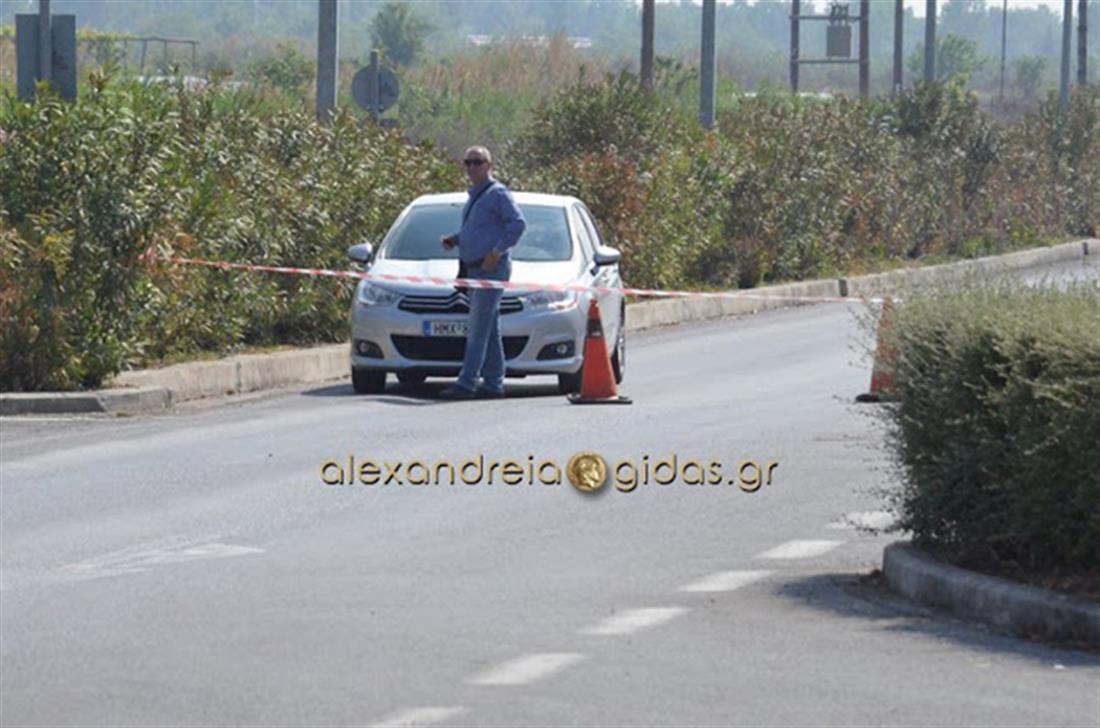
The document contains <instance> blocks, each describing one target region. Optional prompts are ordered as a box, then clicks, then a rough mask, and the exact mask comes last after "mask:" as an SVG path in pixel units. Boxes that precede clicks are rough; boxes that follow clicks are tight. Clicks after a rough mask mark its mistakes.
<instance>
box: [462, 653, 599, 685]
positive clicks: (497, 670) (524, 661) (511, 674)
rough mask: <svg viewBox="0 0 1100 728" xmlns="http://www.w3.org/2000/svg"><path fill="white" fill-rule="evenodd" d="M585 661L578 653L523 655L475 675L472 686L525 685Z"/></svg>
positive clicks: (470, 682)
mask: <svg viewBox="0 0 1100 728" xmlns="http://www.w3.org/2000/svg"><path fill="white" fill-rule="evenodd" d="M583 659H585V658H584V655H581V654H578V653H576V652H541V653H536V654H533V655H523V656H522V657H517V658H515V659H513V660H508V661H507V662H504V663H501V664H500V665H497V666H496V667H494V668H492V669H489V670H486V671H485V672H482V673H479V674H477V675H474V676H473V677H472V678H469V679H468V680H467V681H466V682H467V683H469V684H471V685H525V684H527V683H531V682H534V681H536V680H541V679H542V678H544V677H549V676H550V675H553V674H554V673H556V672H560V671H561V670H564V669H565V668H567V667H569V666H570V665H573V664H575V663H578V662H580V661H581V660H583Z"/></svg>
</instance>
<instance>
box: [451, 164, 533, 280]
mask: <svg viewBox="0 0 1100 728" xmlns="http://www.w3.org/2000/svg"><path fill="white" fill-rule="evenodd" d="M485 187H488V189H485V191H484V192H482V193H481V196H480V197H478V198H477V201H476V202H474V206H473V208H472V209H468V208H470V200H473V199H474V196H475V195H477V193H478V192H480V191H481V190H482V189H483V188H485ZM468 192H469V193H470V200H467V202H466V207H465V208H463V210H462V213H463V217H465V219H466V221H465V222H464V223H463V224H462V230H461V231H460V232H459V234H458V255H459V257H460V258H462V260H465V261H472V260H481V259H482V258H484V257H485V256H486V255H488V254H489V253H490V251H493V250H496V251H497V252H499V253H502V254H504V253H507V252H508V251H509V250H510V249H511V248H512V247H513V246H515V244H516V243H517V242H519V238H520V236H521V235H523V231H524V230H526V229H527V221H526V220H525V219H524V218H523V213H522V212H520V210H519V207H518V206H517V205H516V201H515V200H514V199H512V193H511V192H509V191H508V188H507V187H505V186H504V185H502V184H501V183H500V182H497V181H496V180H495V179H493V178H492V177H490V178H489V179H487V180H485V181H484V182H482V183H481V185H479V186H478V187H471V188H469V190H468Z"/></svg>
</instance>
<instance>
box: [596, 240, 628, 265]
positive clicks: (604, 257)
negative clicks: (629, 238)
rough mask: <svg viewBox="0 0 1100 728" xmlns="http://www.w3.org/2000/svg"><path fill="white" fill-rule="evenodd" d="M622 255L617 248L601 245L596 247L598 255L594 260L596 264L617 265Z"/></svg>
mask: <svg viewBox="0 0 1100 728" xmlns="http://www.w3.org/2000/svg"><path fill="white" fill-rule="evenodd" d="M622 257H623V256H622V254H621V253H619V251H618V250H616V249H615V248H611V247H608V246H606V245H600V246H598V247H597V248H596V255H595V257H594V258H593V260H594V261H595V262H596V265H615V264H616V263H618V262H619V260H620V259H621V258H622Z"/></svg>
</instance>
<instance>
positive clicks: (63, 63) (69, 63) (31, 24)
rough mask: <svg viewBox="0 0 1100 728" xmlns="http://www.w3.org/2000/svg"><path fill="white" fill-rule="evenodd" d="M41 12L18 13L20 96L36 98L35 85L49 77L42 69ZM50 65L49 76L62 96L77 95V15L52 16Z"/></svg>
mask: <svg viewBox="0 0 1100 728" xmlns="http://www.w3.org/2000/svg"><path fill="white" fill-rule="evenodd" d="M40 17H41V16H39V15H16V16H15V66H16V71H15V73H16V93H17V95H18V96H19V98H20V99H31V98H33V97H34V84H35V81H37V80H38V79H40V78H44V77H47V74H45V73H43V72H42V70H43V69H41V68H39V59H38V50H39V49H38V42H39V41H38V38H39V35H38V23H39V19H40ZM50 50H51V52H50V58H51V61H52V62H51V64H50V68H49V69H46V70H48V71H49V74H48V78H49V80H50V82H51V83H52V84H53V86H54V88H56V89H57V90H58V92H59V93H60V94H61V98H63V99H65V100H67V101H72V100H74V99H75V98H76V16H75V15H51V16H50Z"/></svg>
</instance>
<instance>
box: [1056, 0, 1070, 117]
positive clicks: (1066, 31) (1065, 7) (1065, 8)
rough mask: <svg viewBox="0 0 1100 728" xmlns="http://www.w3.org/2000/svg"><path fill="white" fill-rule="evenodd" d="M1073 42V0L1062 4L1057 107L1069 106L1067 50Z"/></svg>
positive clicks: (1064, 1) (1066, 0)
mask: <svg viewBox="0 0 1100 728" xmlns="http://www.w3.org/2000/svg"><path fill="white" fill-rule="evenodd" d="M1072 42H1073V0H1063V2H1062V73H1061V76H1060V78H1059V84H1058V105H1059V106H1060V107H1061V108H1063V109H1064V108H1066V106H1067V105H1068V104H1069V55H1070V54H1069V48H1070V44H1071V43H1072Z"/></svg>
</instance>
